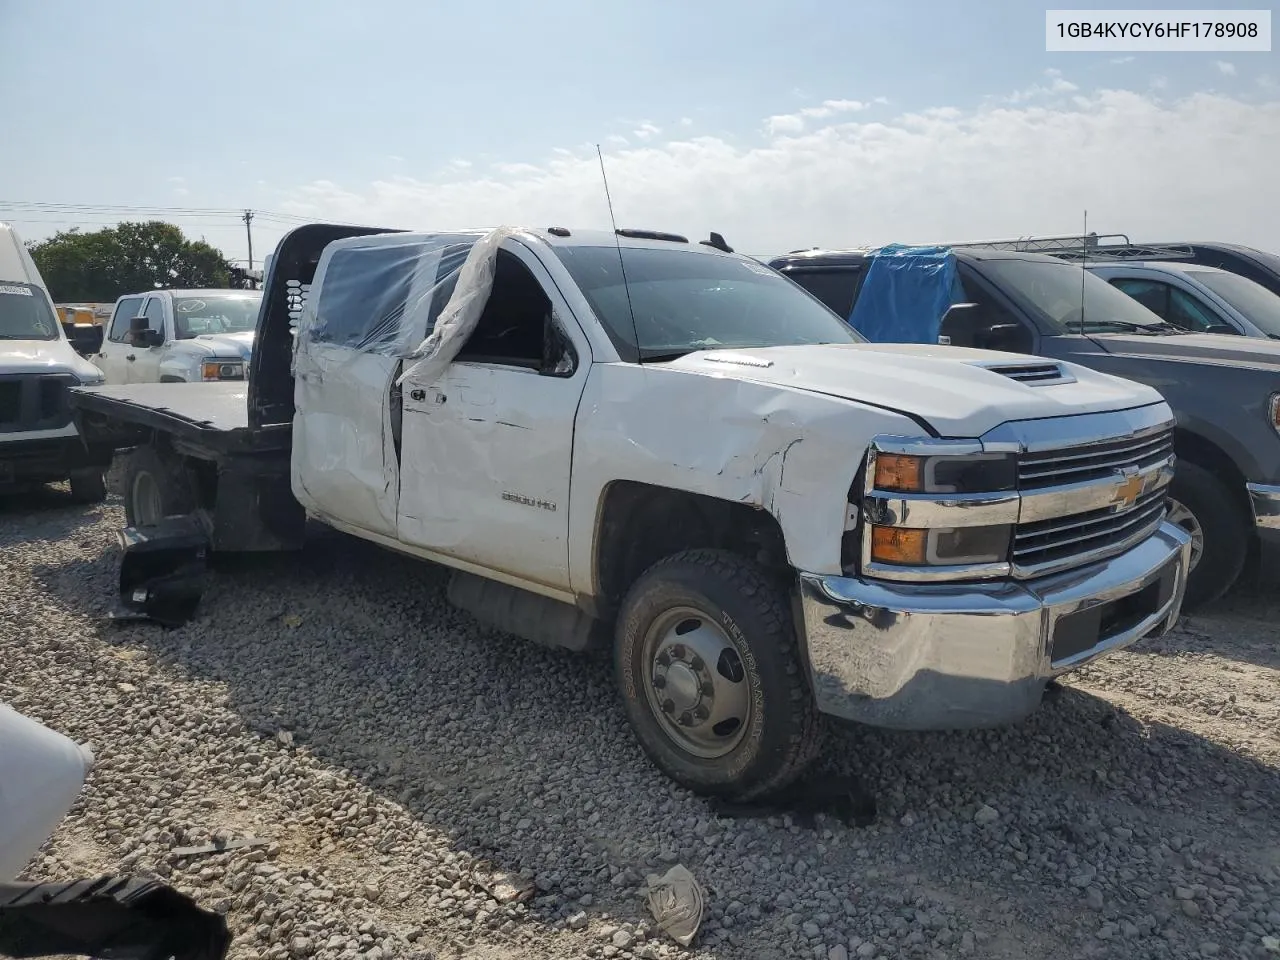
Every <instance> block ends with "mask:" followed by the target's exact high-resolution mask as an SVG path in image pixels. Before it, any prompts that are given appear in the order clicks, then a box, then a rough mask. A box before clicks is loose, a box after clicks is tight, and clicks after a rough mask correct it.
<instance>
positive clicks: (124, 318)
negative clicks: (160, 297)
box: [107, 297, 142, 343]
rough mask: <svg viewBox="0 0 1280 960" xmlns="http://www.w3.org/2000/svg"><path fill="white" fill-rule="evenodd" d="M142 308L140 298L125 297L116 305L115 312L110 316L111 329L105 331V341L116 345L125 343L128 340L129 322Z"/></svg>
mask: <svg viewBox="0 0 1280 960" xmlns="http://www.w3.org/2000/svg"><path fill="white" fill-rule="evenodd" d="M141 306H142V297H125V298H124V299H123V300H121V301H120V302H119V303H117V304H116V312H115V313H114V314H112V316H111V327H110V329H108V331H107V339H108V340H112V341H114V342H116V343H125V342H126V341H128V339H129V326H130V321H132V320H133V318H134V317H136V316H137V315H138V310H139V308H140V307H141Z"/></svg>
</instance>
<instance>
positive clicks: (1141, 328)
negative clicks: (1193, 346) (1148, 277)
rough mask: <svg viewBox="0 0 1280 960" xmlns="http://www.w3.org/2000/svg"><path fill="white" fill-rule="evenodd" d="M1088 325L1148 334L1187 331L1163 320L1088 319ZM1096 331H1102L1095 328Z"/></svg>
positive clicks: (1086, 322)
mask: <svg viewBox="0 0 1280 960" xmlns="http://www.w3.org/2000/svg"><path fill="white" fill-rule="evenodd" d="M1084 325H1085V326H1086V327H1119V328H1120V329H1121V330H1129V331H1132V332H1134V333H1141V334H1144V335H1146V336H1158V335H1160V334H1166V333H1185V332H1186V331H1185V330H1182V329H1180V328H1179V327H1175V326H1174V325H1173V324H1172V323H1167V322H1165V321H1161V322H1160V323H1134V322H1133V321H1132V320H1086V321H1085V322H1084ZM1094 332H1095V333H1100V332H1102V331H1098V330H1095V331H1094Z"/></svg>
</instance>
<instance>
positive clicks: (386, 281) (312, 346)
mask: <svg viewBox="0 0 1280 960" xmlns="http://www.w3.org/2000/svg"><path fill="white" fill-rule="evenodd" d="M506 234H507V231H504V230H494V231H491V232H489V233H488V234H486V233H484V232H482V231H462V232H457V233H436V234H421V233H392V234H375V235H371V236H357V237H349V238H347V239H343V240H337V241H334V242H333V243H331V244H329V245H328V246H327V247H326V248H325V251H324V253H323V254H322V256H321V258H320V262H319V264H318V265H317V267H316V274H315V279H314V281H313V282H312V285H311V290H310V294H309V296H308V297H307V300H306V303H305V304H304V306H303V309H302V312H301V314H300V316H299V318H298V335H297V339H296V341H295V344H294V356H293V376H294V406H295V409H296V410H297V411H298V412H299V414H305V415H296V416H295V418H294V437H293V454H292V458H293V468H292V470H291V473H292V476H293V487H294V490H293V492H294V495H295V496H296V497H297V498H298V500H299V501H300V502H301V503H302V504H303V506H305V507H307V508H308V509H309V510H312V511H313V512H316V513H318V514H321V515H323V514H325V513H326V512H327V511H326V510H325V509H324V507H325V505H326V504H333V503H335V502H342V503H343V505H344V508H343V516H342V517H341V519H342V520H344V521H347V522H349V523H353V524H355V525H357V526H360V527H363V528H365V529H367V530H372V531H374V532H378V533H384V534H386V535H389V536H390V535H394V533H395V530H396V515H397V502H398V499H399V489H398V470H397V469H396V464H397V460H398V449H397V438H398V436H399V432H400V415H401V402H400V395H399V384H400V381H401V379H402V376H403V374H404V371H405V369H406V366H409V367H412V366H414V365H416V364H417V363H418V362H420V361H421V362H426V363H431V364H435V365H437V366H439V368H440V369H441V370H443V368H444V367H445V366H447V365H448V362H449V360H451V359H452V358H453V355H454V354H456V352H457V350H458V348H460V347H461V344H462V342H463V341H465V339H466V337H467V335H468V334H469V333H470V331H471V329H472V328H474V326H475V321H476V319H477V318H478V317H479V314H480V311H481V310H483V308H484V303H485V301H486V299H487V297H488V294H489V289H490V288H491V286H492V284H493V271H494V260H495V257H496V255H497V248H498V245H499V244H500V243H501V241H502V239H503V237H504V236H505V235H506Z"/></svg>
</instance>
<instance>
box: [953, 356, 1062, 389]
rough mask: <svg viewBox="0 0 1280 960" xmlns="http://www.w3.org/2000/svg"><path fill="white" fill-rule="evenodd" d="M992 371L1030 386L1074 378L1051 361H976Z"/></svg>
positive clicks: (1046, 384) (1060, 365)
mask: <svg viewBox="0 0 1280 960" xmlns="http://www.w3.org/2000/svg"><path fill="white" fill-rule="evenodd" d="M974 366H978V367H983V368H985V369H987V370H990V371H991V372H992V373H998V374H1000V376H1002V377H1008V378H1009V379H1010V380H1017V381H1018V382H1019V383H1025V384H1027V385H1028V386H1032V387H1045V386H1049V385H1050V384H1054V383H1075V382H1076V378H1075V377H1073V376H1071V374H1069V373H1067V371H1066V370H1064V369H1063V368H1062V364H1060V363H1054V362H1052V361H1027V362H1024V363H978V364H974Z"/></svg>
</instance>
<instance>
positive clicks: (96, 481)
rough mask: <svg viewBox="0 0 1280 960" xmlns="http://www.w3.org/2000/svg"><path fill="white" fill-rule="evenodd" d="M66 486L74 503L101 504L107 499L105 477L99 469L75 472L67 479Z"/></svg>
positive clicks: (104, 473)
mask: <svg viewBox="0 0 1280 960" xmlns="http://www.w3.org/2000/svg"><path fill="white" fill-rule="evenodd" d="M68 485H69V486H70V487H71V499H72V500H74V501H75V502H76V503H102V501H104V500H106V499H107V477H106V472H105V471H104V470H103V469H102V468H101V467H93V468H91V469H88V470H77V471H75V472H74V473H73V474H71V476H70V477H69V478H68Z"/></svg>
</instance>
